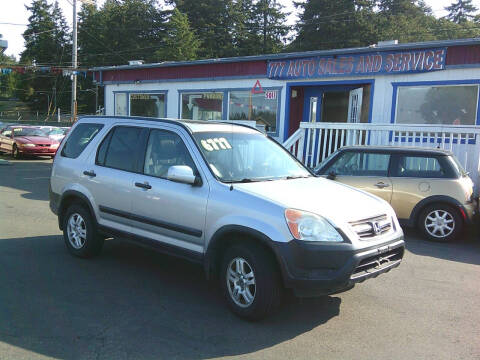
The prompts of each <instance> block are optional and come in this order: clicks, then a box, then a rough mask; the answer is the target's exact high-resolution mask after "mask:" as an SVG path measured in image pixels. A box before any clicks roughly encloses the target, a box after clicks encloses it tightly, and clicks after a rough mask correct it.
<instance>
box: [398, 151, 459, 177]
mask: <svg viewBox="0 0 480 360" xmlns="http://www.w3.org/2000/svg"><path fill="white" fill-rule="evenodd" d="M392 176H395V177H410V178H447V177H452V174H451V171H450V168H449V167H448V165H447V164H446V157H442V156H439V157H436V156H400V157H399V159H398V162H397V165H396V166H395V167H394V169H393V174H392Z"/></svg>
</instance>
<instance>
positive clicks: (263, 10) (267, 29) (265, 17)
mask: <svg viewBox="0 0 480 360" xmlns="http://www.w3.org/2000/svg"><path fill="white" fill-rule="evenodd" d="M282 10H283V6H282V5H280V4H279V3H277V1H276V0H258V1H257V2H256V4H255V5H254V8H253V11H254V14H255V17H256V19H257V23H258V24H260V26H259V29H258V32H259V35H260V36H261V38H262V53H263V54H267V53H276V52H279V51H280V50H281V49H282V48H283V40H284V39H285V37H286V36H287V34H288V31H289V27H288V26H286V25H285V22H286V20H287V14H286V13H284V12H283V11H282Z"/></svg>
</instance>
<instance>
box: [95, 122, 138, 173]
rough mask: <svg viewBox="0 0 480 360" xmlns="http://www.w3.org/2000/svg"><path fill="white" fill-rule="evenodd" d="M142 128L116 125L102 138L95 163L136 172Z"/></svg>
mask: <svg viewBox="0 0 480 360" xmlns="http://www.w3.org/2000/svg"><path fill="white" fill-rule="evenodd" d="M142 131H144V129H143V128H140V127H131V126H117V127H115V128H114V129H113V130H111V131H110V132H109V133H108V135H107V136H106V137H105V138H104V139H103V141H102V143H101V144H100V146H99V148H98V152H97V159H96V162H95V163H96V164H97V165H100V166H105V167H109V168H113V169H118V170H124V171H130V172H137V160H138V157H139V154H140V151H141V149H142V148H143V147H142V146H141V144H140V140H141V137H142Z"/></svg>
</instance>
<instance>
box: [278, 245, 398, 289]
mask: <svg viewBox="0 0 480 360" xmlns="http://www.w3.org/2000/svg"><path fill="white" fill-rule="evenodd" d="M274 247H275V251H276V253H277V256H278V257H279V260H280V263H281V264H282V265H281V266H282V273H283V279H284V283H285V287H287V288H291V289H293V290H294V292H295V294H296V295H297V296H301V297H302V296H303V297H308V296H321V295H329V294H334V293H339V292H342V291H346V290H348V289H351V288H352V287H353V286H354V285H355V284H356V283H359V282H362V281H364V280H366V279H369V278H371V277H376V276H378V275H380V274H382V273H385V272H387V271H390V270H391V269H393V268H395V267H397V266H399V265H400V262H401V261H402V258H403V254H404V251H405V242H404V241H403V235H400V236H397V237H395V238H393V239H392V240H390V241H388V242H385V243H382V244H380V245H374V246H370V247H365V248H362V249H356V248H355V247H354V246H353V245H352V244H350V243H341V244H325V243H315V242H305V241H298V240H292V241H290V242H288V243H283V244H279V243H276V244H275V245H274Z"/></svg>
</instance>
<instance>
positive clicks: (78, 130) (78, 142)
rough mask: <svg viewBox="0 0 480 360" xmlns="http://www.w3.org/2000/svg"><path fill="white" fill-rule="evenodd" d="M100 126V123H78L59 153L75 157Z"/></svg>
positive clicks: (88, 142)
mask: <svg viewBox="0 0 480 360" xmlns="http://www.w3.org/2000/svg"><path fill="white" fill-rule="evenodd" d="M102 128H103V125H102V124H89V123H85V124H78V125H77V127H75V129H74V130H73V132H72V133H71V134H70V136H69V137H68V139H67V141H66V143H65V145H64V146H63V149H62V153H61V155H62V156H63V157H67V158H71V159H76V158H77V157H79V156H80V154H81V153H82V151H83V150H85V148H86V147H87V145H88V144H90V142H91V141H92V140H93V138H94V137H95V136H96V135H97V134H98V133H99V131H100V130H101V129H102Z"/></svg>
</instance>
